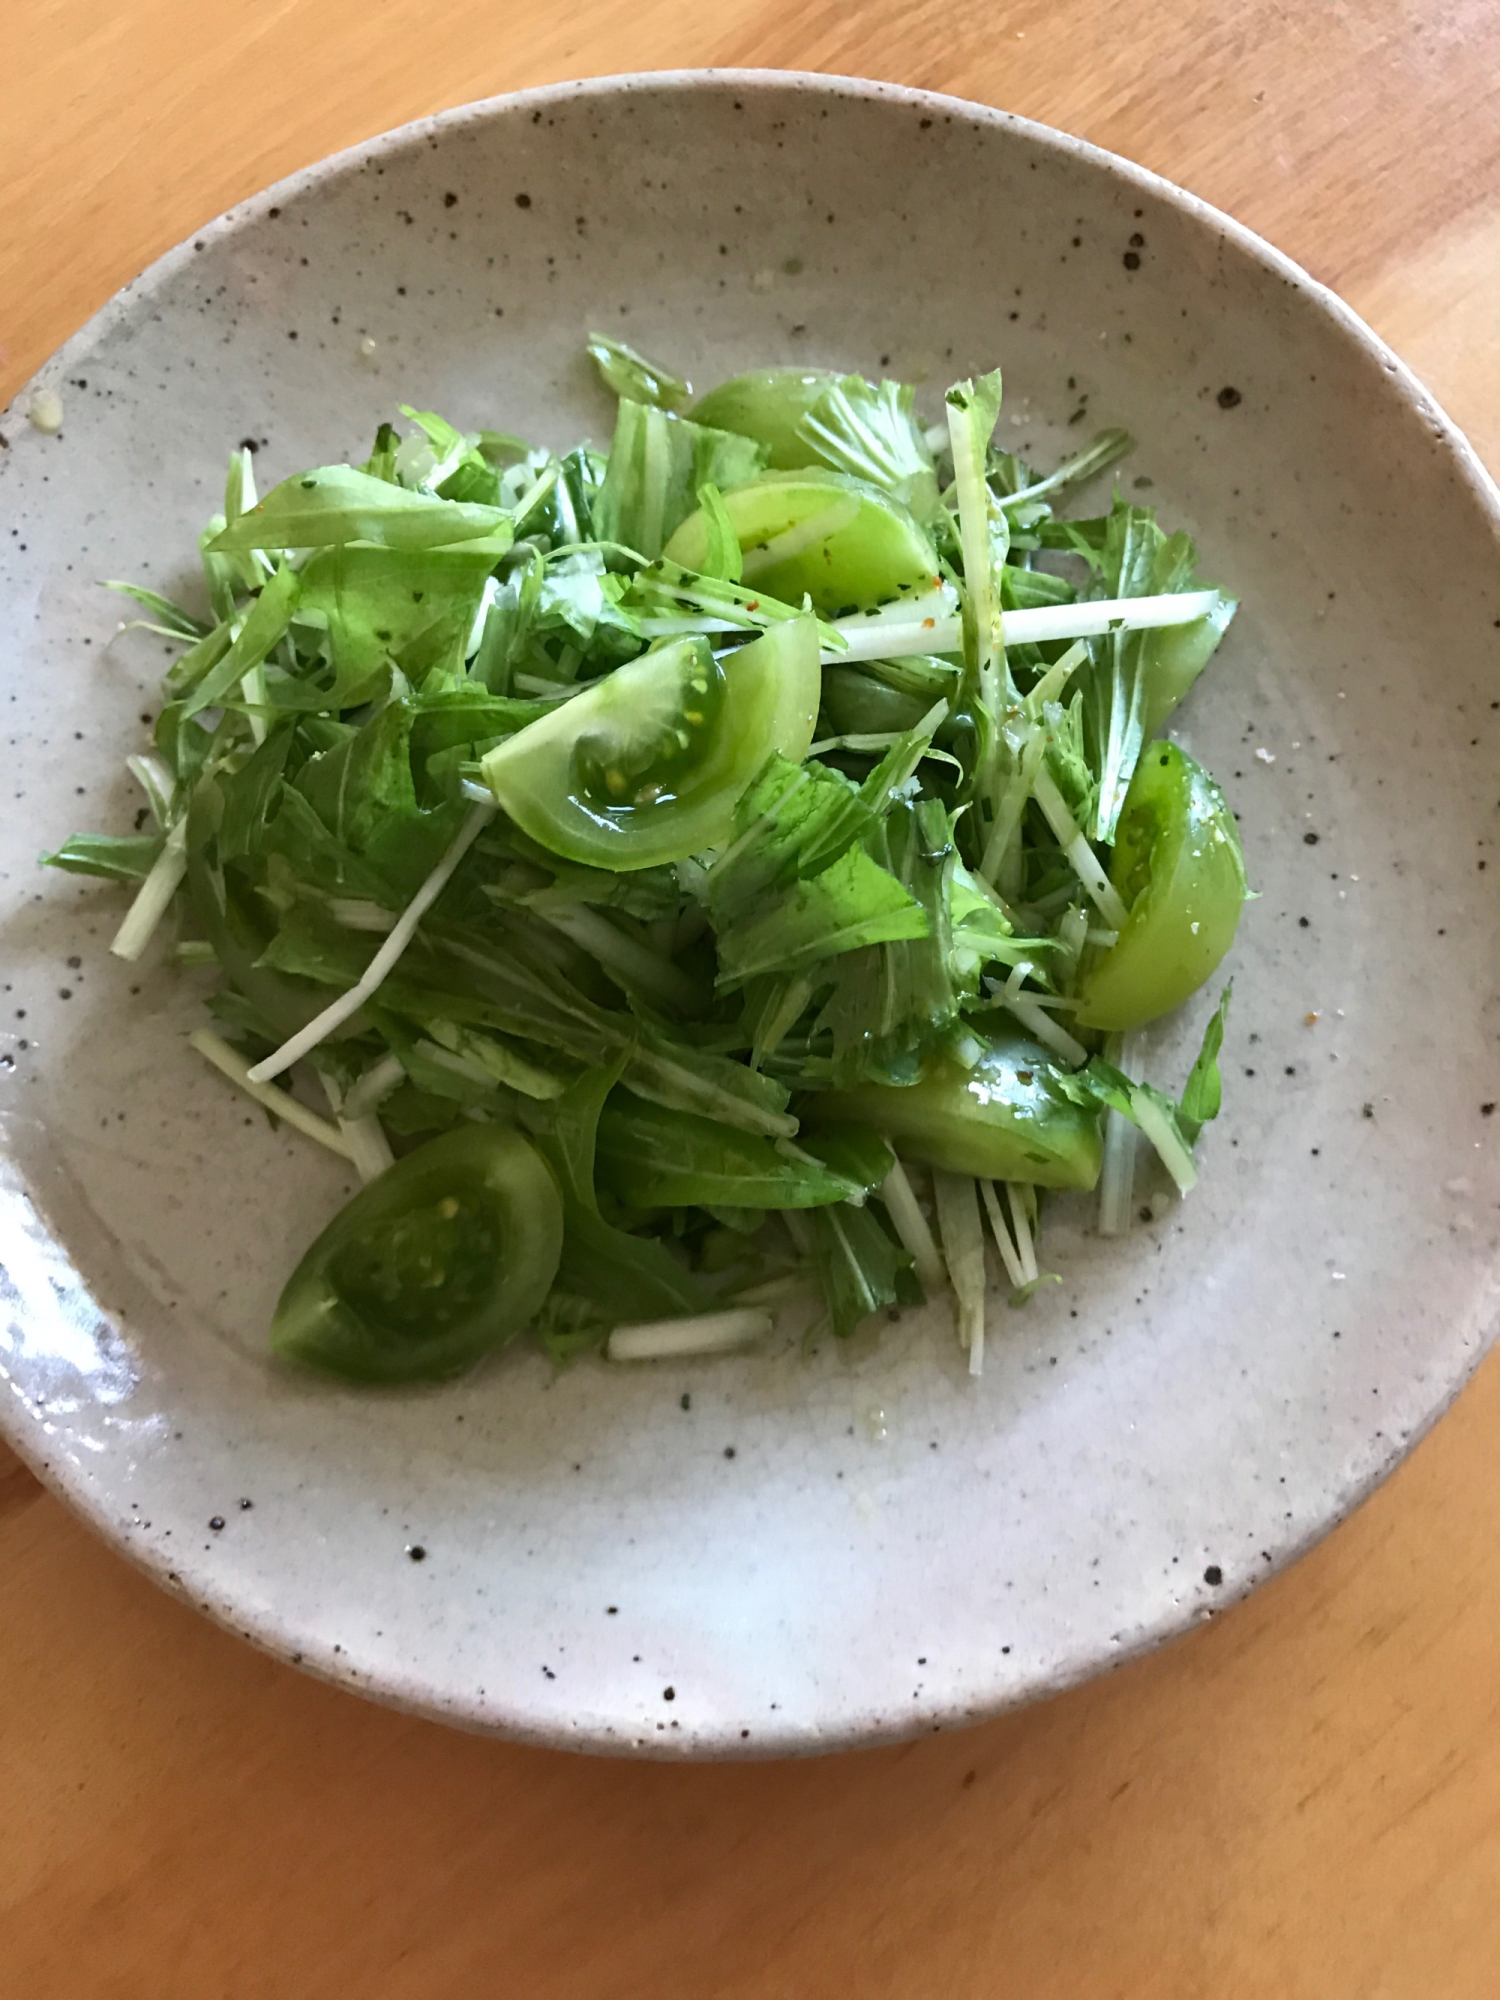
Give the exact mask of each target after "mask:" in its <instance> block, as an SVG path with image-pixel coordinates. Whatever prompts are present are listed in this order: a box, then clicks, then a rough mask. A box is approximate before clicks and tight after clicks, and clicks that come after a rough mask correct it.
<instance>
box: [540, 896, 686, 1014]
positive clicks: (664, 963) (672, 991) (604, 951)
mask: <svg viewBox="0 0 1500 2000" xmlns="http://www.w3.org/2000/svg"><path fill="white" fill-rule="evenodd" d="M537 915H538V916H540V917H542V918H544V919H545V921H546V922H547V923H549V924H551V926H552V928H553V929H554V930H559V931H561V932H562V934H563V936H564V937H569V938H571V939H572V940H573V942H574V944H576V945H577V946H578V947H579V949H580V950H582V951H586V952H587V953H588V955H589V957H590V958H594V959H597V960H598V962H599V963H600V965H602V966H603V967H604V969H605V971H606V972H617V973H619V975H620V977H621V978H622V979H628V980H631V981H633V983H634V984H635V985H637V986H640V987H643V988H644V989H645V991H646V992H648V993H649V994H651V996H652V997H653V998H654V999H656V1000H665V1001H666V1002H667V1004H668V1005H669V1006H671V1007H677V1008H680V1009H681V1011H682V1012H683V1013H684V1014H695V1013H697V1011H698V1010H699V1009H700V1008H701V1006H702V1005H703V993H702V990H701V989H700V987H699V985H698V982H697V980H696V979H689V978H688V976H687V974H686V973H685V972H683V971H682V970H681V969H680V967H678V966H675V965H673V964H672V963H671V961H670V960H669V959H665V958H658V957H657V955H656V953H655V952H654V951H649V950H648V949H647V948H646V946H645V945H643V944H638V943H637V942H636V940H635V939H634V938H631V937H627V936H626V935H625V933H624V931H622V930H619V929H618V928H617V927H616V926H615V925H614V924H612V923H611V922H610V920H609V918H608V917H606V916H602V915H601V914H600V913H599V911H597V910H590V909H586V908H584V906H583V905H582V904H581V903H579V904H574V905H572V906H570V907H569V908H567V909H559V910H548V909H542V910H538V911H537Z"/></svg>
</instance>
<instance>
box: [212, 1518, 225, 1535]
mask: <svg viewBox="0 0 1500 2000" xmlns="http://www.w3.org/2000/svg"><path fill="white" fill-rule="evenodd" d="M208 1525H209V1526H210V1527H211V1528H212V1529H213V1531H214V1533H215V1534H217V1533H218V1532H219V1530H220V1528H222V1527H223V1525H224V1516H223V1515H222V1514H213V1515H210V1517H209V1523H208Z"/></svg>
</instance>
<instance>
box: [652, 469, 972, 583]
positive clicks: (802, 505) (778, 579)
mask: <svg viewBox="0 0 1500 2000" xmlns="http://www.w3.org/2000/svg"><path fill="white" fill-rule="evenodd" d="M723 497H724V509H725V512H726V513H727V514H728V516H729V519H730V521H731V522H732V523H733V525H734V531H735V533H736V534H737V535H738V536H739V540H740V547H741V549H742V550H743V552H744V562H745V574H744V581H745V583H746V584H748V585H750V586H752V587H753V588H755V589H757V590H764V591H766V592H767V593H768V594H769V595H770V596H772V597H778V598H780V599H781V601H782V602H783V603H784V604H800V603H801V602H802V599H803V597H804V595H805V596H808V597H810V598H811V599H812V605H813V609H814V610H815V611H817V612H818V613H819V614H820V615H821V616H823V617H825V618H832V617H836V616H837V615H838V614H839V613H840V612H845V611H851V610H853V611H866V610H871V609H873V608H874V607H875V606H876V605H878V604H884V603H887V602H889V601H890V600H891V599H892V598H894V597H896V596H898V595H900V594H901V593H902V592H906V591H921V590H929V589H931V588H932V586H933V585H934V584H935V583H936V582H937V580H938V558H937V551H936V550H935V549H934V548H933V546H932V543H931V541H930V540H929V539H928V536H927V534H926V532H925V531H924V530H923V529H922V528H921V527H919V526H918V524H917V522H916V521H915V520H914V519H913V517H912V515H911V514H910V513H909V512H908V510H907V509H906V508H905V507H903V506H902V505H901V503H900V501H898V500H893V499H892V498H891V496H890V495H889V494H888V493H882V492H881V491H880V489H879V487H877V486H870V485H867V484H866V483H865V481H864V480H862V479H852V478H850V477H849V476H848V474H847V473H842V472H830V471H829V470H827V468H826V467H813V468H810V469H808V470H806V471H801V472H763V473H762V474H761V475H760V477H759V478H758V479H752V480H750V481H748V482H747V483H746V484H745V485H744V486H736V487H735V488H734V489H733V491H732V492H729V493H726V494H725V495H724V496H723ZM819 521H823V522H826V523H827V532H826V534H825V535H823V536H820V537H818V538H816V539H815V540H814V541H812V542H811V543H810V544H808V545H806V546H804V547H802V548H800V549H797V550H796V551H795V552H794V553H791V554H789V555H787V556H784V557H782V558H781V559H780V560H770V559H769V552H768V550H767V545H768V544H769V543H772V542H775V541H778V540H779V538H780V537H782V536H784V535H792V534H795V532H796V531H797V530H798V529H800V528H803V527H806V526H808V525H810V524H816V523H817V522H819ZM666 553H667V555H668V556H669V557H670V558H671V560H672V561H673V562H678V563H681V564H682V565H683V566H684V568H686V569H700V568H701V567H702V566H703V563H704V561H705V559H706V557H707V553H708V527H707V523H706V521H705V519H704V516H703V514H702V512H701V511H700V512H698V513H696V514H690V515H689V516H688V518H687V519H686V520H685V521H684V522H683V523H682V525H681V526H680V527H679V528H678V529H676V531H675V532H674V533H673V535H672V538H671V540H670V541H669V542H668V543H667V547H666Z"/></svg>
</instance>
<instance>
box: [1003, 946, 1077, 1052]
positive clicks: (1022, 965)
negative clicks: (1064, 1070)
mask: <svg viewBox="0 0 1500 2000" xmlns="http://www.w3.org/2000/svg"><path fill="white" fill-rule="evenodd" d="M1031 970H1032V966H1031V961H1030V960H1029V959H1025V958H1023V959H1021V960H1020V962H1019V963H1018V964H1016V965H1014V966H1013V967H1012V968H1011V972H1010V977H1009V978H1008V979H1007V980H1006V982H1005V984H1004V985H1003V986H1002V987H1001V988H1000V990H999V992H998V993H997V994H996V995H995V998H996V999H997V1000H998V1001H999V1002H1000V1004H1001V1005H1002V1006H1003V1007H1005V1008H1007V1009H1008V1010H1009V1011H1010V1012H1011V1013H1012V1014H1014V1015H1015V1017H1016V1019H1017V1020H1018V1021H1019V1022H1020V1023H1021V1026H1022V1027H1023V1028H1027V1029H1029V1030H1030V1032H1031V1033H1032V1034H1033V1035H1035V1037H1036V1039H1037V1040H1038V1041H1039V1042H1040V1043H1041V1044H1042V1046H1043V1047H1044V1048H1048V1049H1051V1051H1052V1053H1053V1054H1054V1055H1055V1056H1061V1057H1062V1059H1063V1061H1064V1062H1065V1063H1070V1064H1071V1065H1072V1067H1073V1068H1074V1069H1079V1068H1081V1067H1082V1066H1083V1064H1084V1063H1086V1062H1087V1061H1088V1059H1089V1052H1088V1050H1087V1049H1086V1048H1085V1047H1084V1046H1083V1044H1082V1042H1077V1041H1075V1040H1074V1039H1073V1037H1072V1036H1071V1035H1070V1034H1069V1033H1068V1031H1067V1029H1066V1028H1064V1027H1063V1026H1061V1025H1060V1023H1058V1022H1057V1021H1054V1020H1053V1019H1052V1017H1051V1015H1050V1014H1049V1013H1048V1012H1047V1010H1046V1008H1045V1007H1044V1006H1042V1004H1041V1002H1040V1000H1039V998H1038V997H1036V996H1035V995H1033V994H1030V993H1027V992H1024V991H1023V990H1022V986H1021V981H1022V980H1023V979H1024V978H1025V977H1026V975H1027V974H1028V973H1029V972H1030V971H1031Z"/></svg>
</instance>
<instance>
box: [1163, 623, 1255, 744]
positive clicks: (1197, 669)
mask: <svg viewBox="0 0 1500 2000" xmlns="http://www.w3.org/2000/svg"><path fill="white" fill-rule="evenodd" d="M1238 609H1239V601H1238V599H1236V598H1233V597H1229V596H1227V595H1226V594H1225V593H1224V592H1223V591H1220V593H1219V601H1218V603H1217V604H1216V605H1215V606H1214V608H1213V610H1212V611H1210V612H1209V613H1208V614H1207V615H1206V616H1205V617H1202V618H1195V619H1194V620H1193V622H1192V624H1191V625H1166V626H1163V627H1162V628H1161V630H1159V631H1156V632H1146V633H1143V634H1142V636H1141V683H1142V687H1143V690H1144V693H1143V698H1142V702H1141V728H1142V729H1143V730H1144V731H1145V733H1146V735H1147V736H1148V737H1151V736H1155V735H1156V734H1157V732H1158V731H1159V730H1162V729H1165V728H1166V726H1167V721H1168V719H1169V718H1170V716H1171V714H1172V712H1173V710H1174V709H1175V708H1176V707H1177V704H1178V703H1179V702H1180V701H1181V700H1182V699H1183V698H1184V696H1185V695H1186V694H1187V693H1188V691H1189V690H1190V689H1191V687H1192V685H1193V683H1194V681H1196V680H1197V678H1198V676H1199V674H1201V673H1202V671H1203V669H1204V668H1205V667H1206V666H1207V665H1208V663H1209V661H1210V659H1211V658H1212V657H1213V654H1214V651H1215V649H1216V648H1217V646H1218V643H1219V641H1220V640H1221V639H1222V638H1223V636H1224V634H1225V632H1226V631H1227V630H1228V629H1229V622H1230V620H1231V619H1232V618H1233V617H1234V614H1235V612H1236V611H1237V610H1238Z"/></svg>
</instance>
